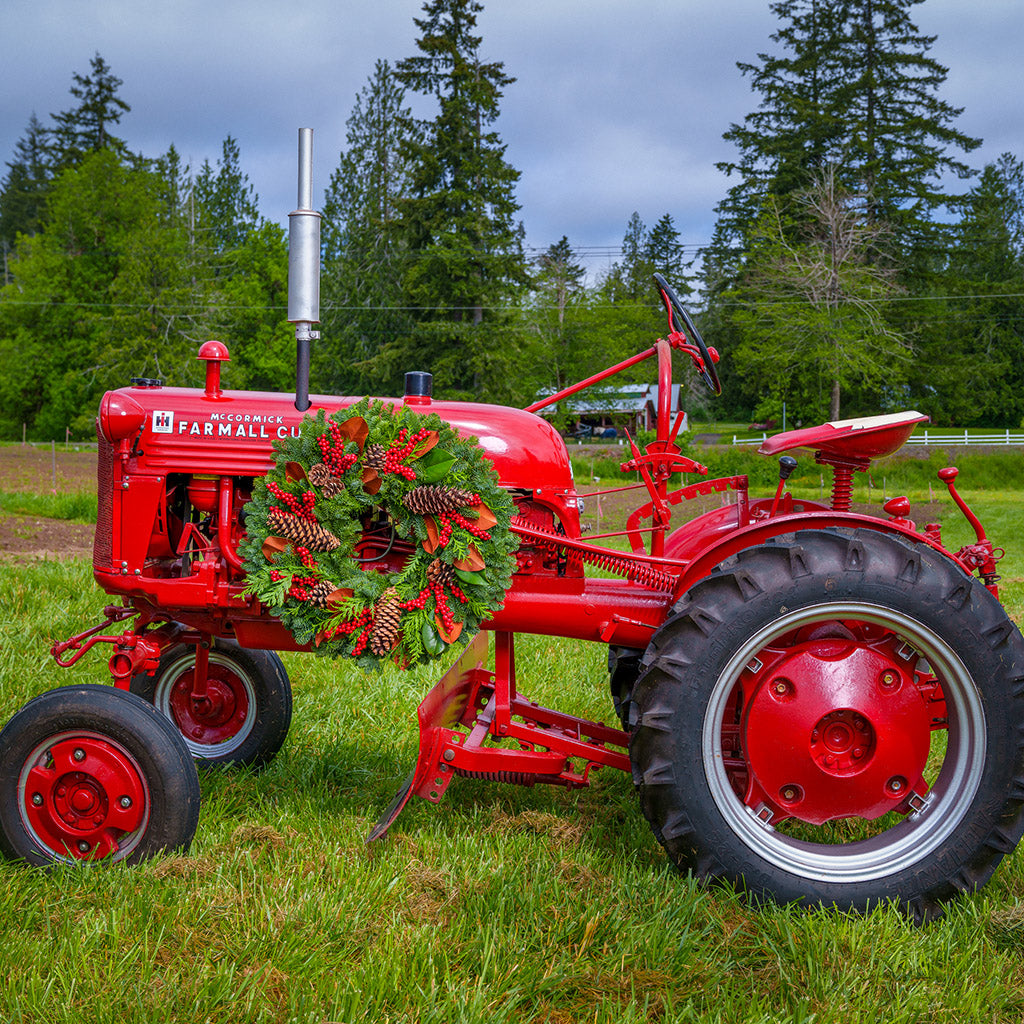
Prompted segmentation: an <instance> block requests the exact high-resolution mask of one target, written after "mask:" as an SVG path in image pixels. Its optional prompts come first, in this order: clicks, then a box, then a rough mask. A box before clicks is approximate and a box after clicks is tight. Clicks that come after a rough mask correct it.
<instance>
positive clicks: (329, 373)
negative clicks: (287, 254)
mask: <svg viewBox="0 0 1024 1024" xmlns="http://www.w3.org/2000/svg"><path fill="white" fill-rule="evenodd" d="M411 130H412V115H411V113H410V111H409V108H408V107H407V106H406V105H405V90H404V89H403V88H402V86H401V85H400V84H399V83H398V82H397V81H396V80H395V77H394V74H393V72H392V69H391V67H390V66H389V65H388V63H387V62H386V61H378V62H377V64H376V67H375V69H374V73H373V75H372V76H371V78H370V79H369V81H368V82H367V84H366V85H365V86H364V88H363V89H362V90H361V91H360V92H359V94H358V95H357V96H356V101H355V105H354V107H353V109H352V113H351V115H350V116H349V119H348V122H347V133H346V149H345V150H344V152H343V153H342V154H341V158H340V162H339V165H338V167H337V168H336V169H335V171H334V173H333V174H332V175H331V180H330V184H329V185H328V188H327V192H326V195H325V198H324V206H323V223H322V227H321V241H322V245H323V257H324V275H323V284H322V299H323V303H322V307H321V309H322V323H321V336H322V341H321V342H320V345H319V347H320V350H321V355H320V358H318V360H317V361H316V363H315V366H314V370H315V372H316V375H317V379H318V380H319V381H320V382H321V386H322V387H324V388H325V389H326V390H328V391H330V392H341V393H358V392H362V391H370V390H376V389H383V390H385V391H390V390H394V389H396V388H398V387H399V386H400V384H401V377H400V374H401V372H402V370H403V369H408V367H404V368H403V367H401V366H398V365H396V363H397V360H395V359H394V358H393V353H392V344H391V342H392V339H394V338H401V337H404V336H407V335H408V334H409V332H410V330H411V318H410V316H409V314H408V312H407V311H406V310H405V309H404V308H403V307H404V306H405V304H406V303H405V300H404V297H403V294H402V282H403V279H404V277H405V275H406V273H407V272H408V259H407V254H408V248H407V246H406V245H405V243H404V241H403V239H402V238H401V235H400V232H399V230H398V228H399V224H398V209H399V204H400V202H401V201H402V199H404V198H405V197H407V196H408V193H409V181H410V170H411V168H410V165H409V161H408V154H407V146H406V142H407V140H408V138H409V133H410V131H411Z"/></svg>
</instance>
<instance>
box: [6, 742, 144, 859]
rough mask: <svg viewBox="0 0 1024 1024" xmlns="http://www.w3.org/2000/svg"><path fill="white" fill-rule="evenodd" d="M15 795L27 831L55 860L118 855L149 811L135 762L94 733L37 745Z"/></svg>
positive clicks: (128, 845)
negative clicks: (18, 797) (56, 858)
mask: <svg viewBox="0 0 1024 1024" xmlns="http://www.w3.org/2000/svg"><path fill="white" fill-rule="evenodd" d="M19 796H20V804H21V811H22V815H23V819H24V822H25V824H26V827H27V828H28V830H29V832H30V833H31V834H32V835H33V836H34V838H35V840H36V841H37V842H38V843H39V845H40V846H42V847H43V848H44V849H46V850H48V851H50V852H51V853H52V854H53V855H54V856H55V857H58V858H71V859H74V860H99V859H101V858H104V857H115V858H117V859H120V858H121V857H123V856H126V855H127V854H128V853H129V852H130V851H131V849H133V848H134V846H135V845H136V844H137V842H138V840H139V839H140V838H141V835H142V832H143V831H144V829H145V826H146V822H147V820H148V814H149V795H148V791H147V788H146V783H145V780H144V778H143V776H142V772H141V771H140V769H139V767H138V765H137V764H136V763H135V761H134V760H133V759H132V758H131V757H129V756H128V754H127V753H125V752H124V751H123V750H121V749H120V748H119V747H116V746H114V745H113V744H112V743H110V742H109V741H108V740H107V739H105V738H103V737H101V736H97V735H94V734H73V733H62V734H61V735H60V736H57V737H53V738H50V739H48V740H47V741H46V742H45V743H43V744H41V745H40V746H39V747H37V748H36V750H35V751H33V753H32V755H31V756H30V757H29V758H28V760H27V761H26V763H25V768H24V769H23V771H22V777H21V782H20V786H19Z"/></svg>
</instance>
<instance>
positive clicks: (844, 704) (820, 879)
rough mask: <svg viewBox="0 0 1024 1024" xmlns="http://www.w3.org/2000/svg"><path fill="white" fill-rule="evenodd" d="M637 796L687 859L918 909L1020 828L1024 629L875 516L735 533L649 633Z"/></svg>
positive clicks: (678, 857)
mask: <svg viewBox="0 0 1024 1024" xmlns="http://www.w3.org/2000/svg"><path fill="white" fill-rule="evenodd" d="M644 663H645V670H644V672H643V674H642V675H641V677H640V679H639V680H638V682H637V685H636V687H635V689H634V693H633V701H634V710H633V711H632V716H633V719H632V724H633V733H632V737H631V743H630V752H631V756H632V759H633V764H634V776H635V780H636V781H637V784H638V788H639V790H640V796H641V803H642V805H643V809H644V813H645V814H646V816H647V817H648V819H649V821H650V822H651V824H652V826H653V827H654V830H655V833H656V835H657V836H658V838H659V840H660V841H661V842H662V843H663V845H664V846H665V848H666V850H667V851H668V852H669V854H670V855H671V856H672V858H673V859H674V860H675V862H676V863H677V864H678V865H679V866H680V867H683V868H687V869H691V870H693V871H695V873H696V874H698V875H699V876H700V877H702V878H704V879H708V880H713V879H722V880H725V881H728V882H730V883H732V884H733V885H736V886H738V887H741V888H745V889H747V890H749V891H750V892H751V893H752V894H754V895H755V896H769V897H772V898H774V899H776V900H778V901H780V902H790V901H798V902H800V903H802V904H804V905H811V904H819V903H820V904H825V905H838V906H840V907H844V908H845V907H849V908H855V909H866V908H867V907H869V906H871V905H873V904H875V903H878V902H881V901H885V900H893V901H896V902H898V903H900V904H901V905H903V906H904V907H905V908H907V909H909V910H910V912H911V913H912V914H913V915H914V916H915V917H916V918H917V919H919V920H923V919H927V918H930V917H933V916H936V915H937V914H938V913H939V912H940V908H941V904H942V902H943V901H944V900H947V899H948V898H950V897H951V896H953V895H954V894H955V893H957V892H959V891H971V890H974V889H976V888H978V887H979V886H981V885H983V884H984V883H985V882H986V881H987V880H988V879H989V878H990V877H991V875H992V873H993V871H994V870H995V868H996V866H997V865H998V863H999V861H1000V860H1001V859H1002V857H1003V856H1004V855H1005V854H1007V853H1009V852H1011V851H1012V850H1013V849H1014V847H1015V846H1016V844H1017V842H1018V841H1019V839H1020V837H1021V832H1022V830H1024V641H1022V639H1021V636H1020V633H1019V632H1018V631H1017V629H1016V627H1015V626H1014V625H1013V623H1012V622H1011V621H1010V620H1009V619H1008V618H1007V616H1006V613H1005V611H1004V610H1003V608H1002V606H1001V605H1000V604H999V603H998V601H996V600H995V598H993V597H992V595H991V594H990V593H989V592H988V591H987V590H986V589H985V588H984V587H983V586H982V585H981V584H980V583H979V582H978V581H976V580H974V579H972V578H970V577H967V576H965V575H964V574H963V572H961V570H960V569H959V568H958V567H957V566H956V565H954V564H953V563H952V562H951V561H950V560H949V559H948V558H947V557H945V556H943V555H941V554H940V553H938V552H936V551H934V550H932V549H930V548H927V547H924V546H921V545H914V544H912V543H909V542H907V541H904V540H902V539H899V538H896V537H893V536H891V535H885V534H880V533H876V532H874V531H866V530H859V531H848V532H847V531H820V532H819V531H804V532H801V533H797V534H795V535H790V538H789V539H788V540H785V541H784V540H782V539H779V540H778V541H776V542H775V543H773V544H769V545H765V546H762V547H759V548H756V549H750V550H747V551H743V552H740V553H739V554H738V555H737V556H736V557H734V558H733V559H730V560H729V561H728V562H726V563H724V564H723V565H722V566H720V567H719V569H718V570H716V572H715V573H714V574H712V576H710V577H709V578H708V579H706V580H704V581H702V582H701V583H700V584H698V585H697V586H695V587H694V588H693V590H692V591H691V592H690V593H689V594H688V595H687V596H686V597H685V598H684V599H683V601H682V602H681V603H680V605H678V606H677V608H676V609H675V613H674V615H673V616H672V617H671V618H670V619H669V620H668V621H667V622H666V623H665V625H664V626H663V627H662V628H661V629H660V630H659V632H658V634H657V635H656V636H655V638H654V640H653V641H652V644H651V646H650V648H649V649H648V651H647V653H646V655H645V658H644Z"/></svg>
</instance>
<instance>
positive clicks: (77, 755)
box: [71, 747, 85, 761]
mask: <svg viewBox="0 0 1024 1024" xmlns="http://www.w3.org/2000/svg"><path fill="white" fill-rule="evenodd" d="M71 756H72V757H73V758H74V759H75V760H76V761H84V760H85V751H84V750H83V749H82V748H81V747H75V749H74V750H73V751H72V753H71Z"/></svg>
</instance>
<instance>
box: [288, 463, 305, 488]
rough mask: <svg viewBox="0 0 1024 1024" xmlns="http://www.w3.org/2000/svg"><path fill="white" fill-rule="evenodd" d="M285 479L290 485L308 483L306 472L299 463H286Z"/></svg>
mask: <svg viewBox="0 0 1024 1024" xmlns="http://www.w3.org/2000/svg"><path fill="white" fill-rule="evenodd" d="M284 477H285V479H286V480H287V481H288V483H290V484H304V483H305V482H306V470H305V469H304V468H303V466H302V464H301V463H299V462H286V463H285V464H284Z"/></svg>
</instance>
